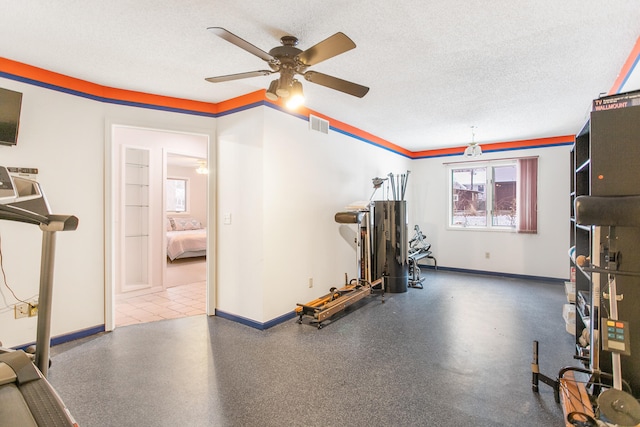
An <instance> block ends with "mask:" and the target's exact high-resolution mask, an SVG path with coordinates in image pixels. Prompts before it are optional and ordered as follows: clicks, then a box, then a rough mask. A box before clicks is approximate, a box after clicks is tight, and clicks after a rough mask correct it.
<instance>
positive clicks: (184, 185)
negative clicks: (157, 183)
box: [166, 178, 189, 213]
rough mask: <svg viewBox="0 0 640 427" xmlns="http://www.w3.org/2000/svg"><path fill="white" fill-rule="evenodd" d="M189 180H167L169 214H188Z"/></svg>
mask: <svg viewBox="0 0 640 427" xmlns="http://www.w3.org/2000/svg"><path fill="white" fill-rule="evenodd" d="M188 183H189V180H188V179H187V178H167V183H166V189H167V212H174V213H177V212H180V213H184V212H187V189H188Z"/></svg>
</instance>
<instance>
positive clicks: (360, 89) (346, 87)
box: [303, 71, 369, 98]
mask: <svg viewBox="0 0 640 427" xmlns="http://www.w3.org/2000/svg"><path fill="white" fill-rule="evenodd" d="M303 75H304V78H305V79H306V80H307V81H309V82H311V83H316V84H319V85H321V86H326V87H328V88H331V89H335V90H339V91H340V92H344V93H347V94H349V95H353V96H357V97H358V98H362V97H363V96H365V95H366V94H367V92H369V88H368V87H366V86H362V85H359V84H356V83H352V82H348V81H346V80H342V79H339V78H337V77H333V76H329V75H327V74H322V73H318V72H317V71H307V72H306V73H304V74H303Z"/></svg>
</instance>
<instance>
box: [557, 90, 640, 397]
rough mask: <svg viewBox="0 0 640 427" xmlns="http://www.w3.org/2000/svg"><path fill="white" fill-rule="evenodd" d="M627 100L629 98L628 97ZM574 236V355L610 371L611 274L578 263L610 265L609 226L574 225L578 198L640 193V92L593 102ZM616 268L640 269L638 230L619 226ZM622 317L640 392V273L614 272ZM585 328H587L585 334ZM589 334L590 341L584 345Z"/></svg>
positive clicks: (576, 157) (579, 171)
mask: <svg viewBox="0 0 640 427" xmlns="http://www.w3.org/2000/svg"><path fill="white" fill-rule="evenodd" d="M625 99H626V101H625ZM571 170H572V176H571V184H572V191H571V195H570V200H571V236H570V243H571V245H572V246H573V247H575V251H574V254H573V256H571V257H570V266H571V267H573V268H575V270H576V274H575V276H576V316H575V318H576V325H575V327H576V331H575V336H576V358H578V359H580V360H581V361H582V362H583V363H584V365H585V367H587V368H589V369H591V370H592V371H596V372H598V371H602V372H604V373H611V369H612V367H611V353H610V352H608V351H604V350H602V347H601V343H600V341H601V335H600V330H601V327H600V325H601V323H602V319H603V318H607V317H608V316H609V313H608V307H609V301H608V299H607V298H608V296H607V295H608V292H609V274H600V273H595V272H592V273H590V272H587V271H585V270H583V269H582V268H580V266H579V265H577V263H576V258H577V257H578V256H580V255H584V256H588V257H590V259H591V262H592V263H593V264H594V265H597V266H606V265H607V259H605V254H606V253H607V251H608V248H607V246H608V245H609V243H608V242H609V236H608V233H609V230H608V227H600V226H582V225H579V224H577V223H576V218H575V205H574V203H575V199H576V198H577V197H579V196H582V195H591V196H612V197H613V196H615V197H618V196H637V195H640V91H638V92H634V93H629V94H619V95H614V96H610V97H605V98H600V99H598V100H595V101H594V109H593V111H592V113H591V117H590V120H589V123H587V124H586V125H585V126H584V128H583V129H582V130H581V132H580V133H579V134H578V135H577V136H576V142H575V145H574V147H573V150H572V152H571ZM615 245H616V251H618V252H619V257H617V258H618V261H619V264H618V270H620V271H634V272H640V228H638V227H616V230H615ZM616 283H617V289H618V293H619V294H622V295H623V299H622V300H621V301H619V303H618V318H619V319H621V320H625V321H628V322H629V331H630V336H631V355H630V356H622V359H621V366H622V377H623V379H624V380H625V381H627V382H628V383H629V384H630V386H631V388H632V391H633V394H634V396H636V397H639V396H640V312H639V311H638V306H639V305H640V277H639V276H623V275H616ZM583 331H588V333H587V332H585V333H584V335H583ZM585 338H587V339H588V341H589V345H588V346H585V345H584V344H585V343H584V339H585Z"/></svg>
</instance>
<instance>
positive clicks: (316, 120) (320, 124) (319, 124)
mask: <svg viewBox="0 0 640 427" xmlns="http://www.w3.org/2000/svg"><path fill="white" fill-rule="evenodd" d="M309 128H310V129H311V130H315V131H318V132H322V133H329V121H328V120H325V119H321V118H320V117H316V116H314V115H313V114H309Z"/></svg>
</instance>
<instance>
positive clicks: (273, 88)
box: [265, 79, 279, 101]
mask: <svg viewBox="0 0 640 427" xmlns="http://www.w3.org/2000/svg"><path fill="white" fill-rule="evenodd" d="M278 83H279V82H278V79H275V80H273V81H272V82H271V83H270V84H269V89H267V93H266V95H265V96H266V97H267V99H269V100H270V101H277V100H278V94H277V91H278Z"/></svg>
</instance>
